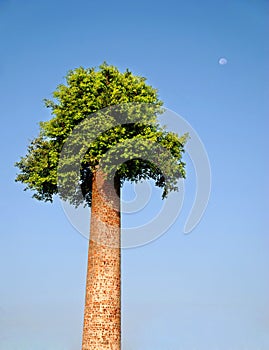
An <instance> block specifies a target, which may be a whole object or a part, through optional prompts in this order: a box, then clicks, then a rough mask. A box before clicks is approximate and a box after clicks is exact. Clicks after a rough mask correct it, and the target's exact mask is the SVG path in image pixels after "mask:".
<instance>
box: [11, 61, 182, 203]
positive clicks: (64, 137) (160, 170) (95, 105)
mask: <svg viewBox="0 0 269 350" xmlns="http://www.w3.org/2000/svg"><path fill="white" fill-rule="evenodd" d="M44 101H45V106H46V107H48V108H49V109H50V110H51V114H52V119H50V120H49V121H45V122H41V123H40V132H39V135H38V136H37V137H36V138H35V139H34V140H32V141H31V143H30V145H29V146H28V151H27V154H26V156H24V157H21V159H20V161H18V162H17V163H16V166H17V167H18V169H19V170H20V173H19V174H18V175H17V177H16V181H19V182H22V183H23V184H25V185H26V187H25V190H27V189H30V190H33V191H34V194H33V197H34V198H36V199H38V200H43V201H52V200H53V196H54V195H55V194H59V195H60V197H62V198H63V199H64V200H68V201H69V202H71V203H73V204H75V205H79V204H80V203H81V202H82V201H85V200H86V202H87V203H88V204H89V205H90V204H91V185H92V175H93V173H94V172H95V171H96V169H97V167H99V166H101V165H102V167H103V169H104V173H105V174H106V176H117V177H118V178H119V179H120V183H121V184H122V183H123V182H124V181H125V180H130V181H135V182H137V181H140V180H143V179H150V178H151V179H153V180H154V181H155V184H156V186H158V187H161V188H163V197H165V196H166V195H167V194H168V192H169V191H172V190H177V186H176V182H177V179H178V178H180V177H185V164H184V162H183V161H182V153H183V152H184V144H185V142H186V139H187V135H182V136H181V137H179V136H178V135H177V134H175V133H173V132H168V131H167V130H166V129H165V128H164V127H162V126H160V124H159V123H158V115H160V114H161V113H162V101H160V100H159V98H158V94H157V90H156V89H154V88H153V87H151V86H150V85H148V84H146V79H145V78H143V77H139V76H135V75H133V74H132V73H131V72H130V71H129V70H126V71H125V72H123V73H121V72H120V71H119V70H118V69H117V68H116V67H114V66H110V65H107V64H106V63H103V64H102V65H101V66H99V67H98V68H82V67H80V68H77V69H74V70H71V71H69V72H68V74H67V76H66V84H61V85H59V86H58V87H57V89H56V90H55V92H53V99H51V100H49V99H45V100H44ZM79 193H82V197H83V198H82V197H81V195H80V194H79Z"/></svg>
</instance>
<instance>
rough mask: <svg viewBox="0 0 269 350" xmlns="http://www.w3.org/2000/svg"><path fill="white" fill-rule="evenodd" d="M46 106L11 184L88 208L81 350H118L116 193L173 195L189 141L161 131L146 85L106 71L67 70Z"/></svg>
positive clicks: (103, 67)
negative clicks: (136, 186)
mask: <svg viewBox="0 0 269 350" xmlns="http://www.w3.org/2000/svg"><path fill="white" fill-rule="evenodd" d="M45 105H46V107H48V108H50V109H51V113H52V115H53V117H52V119H51V120H49V121H46V122H41V123H40V133H39V135H38V136H37V138H35V139H34V140H32V141H31V143H30V145H29V147H28V152H27V154H26V156H24V157H22V158H21V159H20V161H19V162H17V163H16V166H17V167H18V168H19V170H20V172H19V174H18V175H17V178H16V181H19V182H22V183H23V184H25V185H26V187H25V190H27V189H30V190H32V191H34V193H33V197H34V198H36V199H38V200H42V201H50V202H52V201H53V198H54V195H56V194H58V195H59V196H60V197H61V198H62V199H64V200H66V201H69V202H70V203H72V204H74V205H76V206H78V205H80V204H81V203H84V204H86V205H89V206H91V228H90V233H91V234H90V242H89V255H88V271H87V282H86V300H85V313H84V328H83V344H82V349H83V350H89V349H91V350H92V349H95V350H96V349H98V350H102V349H120V339H121V316H120V312H121V311H120V307H121V306H120V302H121V299H120V255H121V254H120V188H121V186H122V184H123V182H124V181H125V180H129V181H132V182H137V181H140V180H147V179H153V180H154V181H155V184H156V186H158V187H161V188H162V189H163V198H165V197H166V196H167V195H168V193H169V192H170V191H173V190H177V186H176V183H177V179H178V178H179V177H185V170H184V166H185V164H184V162H183V161H182V153H183V152H184V144H185V142H186V139H187V135H183V136H181V137H179V136H178V135H177V134H174V133H172V132H168V131H166V129H165V128H164V127H161V126H160V124H159V123H158V115H159V114H161V113H162V107H161V106H162V102H161V101H160V100H159V98H158V95H157V90H155V89H153V88H152V87H151V86H150V85H148V84H146V79H145V78H143V77H139V76H135V75H133V74H132V73H131V72H130V71H129V70H126V71H125V72H124V73H121V72H120V71H119V70H118V69H117V68H116V67H114V66H109V65H107V64H106V63H103V64H102V65H101V66H100V67H98V68H97V69H96V68H88V69H85V68H82V67H80V68H77V69H75V70H71V71H70V72H69V73H68V74H67V76H66V84H65V85H64V84H61V85H59V86H58V87H57V89H56V90H55V92H54V93H53V99H52V100H48V99H46V100H45Z"/></svg>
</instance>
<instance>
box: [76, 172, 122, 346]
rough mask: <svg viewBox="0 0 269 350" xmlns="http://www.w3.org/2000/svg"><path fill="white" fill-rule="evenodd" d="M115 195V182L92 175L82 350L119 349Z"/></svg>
mask: <svg viewBox="0 0 269 350" xmlns="http://www.w3.org/2000/svg"><path fill="white" fill-rule="evenodd" d="M115 189H116V190H115ZM119 192H120V184H119V181H117V182H116V183H115V184H114V183H112V182H111V181H108V180H105V179H104V176H103V174H102V172H101V171H98V172H97V173H95V174H94V177H93V186H92V210H91V235H90V242H89V253H88V270H87V281H86V298H85V311H84V327H83V340H82V350H111V349H113V350H119V349H120V347H121V346H120V344H121V266H120V261H121V252H120V197H119Z"/></svg>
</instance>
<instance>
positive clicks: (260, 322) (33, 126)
mask: <svg viewBox="0 0 269 350" xmlns="http://www.w3.org/2000/svg"><path fill="white" fill-rule="evenodd" d="M267 39H268V2H267V1H265V0H264V1H263V0H258V1H250V0H244V1H242V0H237V1H231V0H228V1H213V0H212V1H209V0H205V1H202V2H198V1H193V0H191V1H188V2H186V1H181V0H178V1H171V0H168V1H165V2H161V1H141V0H138V1H136V2H130V3H129V2H123V1H114V2H109V1H99V2H90V1H86V0H78V1H76V2H75V3H74V2H68V1H61V0H56V1H52V0H47V1H44V2H38V1H33V0H28V1H27V2H21V1H18V0H10V1H9V0H2V1H0V40H1V56H0V94H1V104H0V114H1V121H2V132H3V133H2V137H1V139H0V144H1V153H2V156H1V160H2V162H1V171H2V175H1V184H0V186H1V193H2V200H1V214H2V220H1V222H2V225H1V226H2V230H1V236H0V237H1V245H0V257H1V264H0V275H1V288H0V329H1V331H0V350H15V349H19V350H31V349H34V350H43V349H44V350H62V349H64V350H75V349H79V347H80V342H81V329H82V319H83V304H84V290H85V275H86V261H87V245H88V242H87V240H86V239H84V238H83V237H82V236H81V235H80V234H78V233H77V232H76V230H75V229H74V228H73V227H72V226H71V225H70V223H69V221H68V220H67V218H66V216H65V214H64V212H63V209H62V207H61V204H60V202H59V200H56V201H55V203H54V204H53V205H50V204H46V203H40V202H37V201H35V200H34V199H31V193H28V192H23V191H22V186H21V185H20V184H16V183H15V182H14V178H15V175H16V169H15V168H14V166H13V164H14V162H15V161H17V160H18V159H19V157H20V156H21V155H24V154H25V151H26V146H27V144H28V142H29V139H31V138H33V137H35V136H36V135H37V132H38V122H39V121H41V120H47V119H49V117H50V115H49V111H48V110H46V109H45V108H44V105H43V102H42V100H43V98H50V97H51V93H52V91H54V89H55V88H56V86H57V85H58V84H59V83H62V82H64V76H65V75H66V73H67V71H68V70H69V69H73V68H76V67H78V66H85V67H91V66H98V65H99V64H100V63H102V62H103V61H104V60H106V61H107V62H108V63H110V64H114V65H116V66H118V67H119V68H120V69H121V70H125V69H126V68H127V67H128V68H129V69H130V70H131V71H132V72H134V73H135V74H138V75H142V76H145V77H147V78H148V82H149V83H150V84H152V85H153V86H154V87H156V88H158V90H159V94H160V97H161V99H162V100H163V101H164V102H165V106H166V107H168V108H170V109H171V110H173V111H175V112H176V113H178V114H180V115H182V116H183V117H184V118H185V119H186V120H187V121H188V122H189V123H190V124H191V125H192V127H193V128H194V129H195V130H196V131H197V133H198V134H199V135H200V137H201V139H202V141H203V143H204V145H205V148H206V150H207V153H208V156H209V159H210V165H211V171H212V191H211V197H210V201H209V204H208V207H207V210H206V212H205V215H204V216H203V218H202V220H201V222H200V223H199V225H198V226H197V227H196V228H195V230H194V231H192V233H191V234H190V235H184V234H183V227H184V223H185V221H186V218H187V216H188V213H189V211H190V208H191V205H192V202H193V198H194V193H195V174H194V169H193V166H192V165H191V164H190V162H188V166H187V170H188V178H187V179H186V193H185V200H184V204H183V209H182V211H181V214H180V216H179V217H178V219H177V220H176V222H175V224H174V225H173V226H172V227H171V228H170V230H169V231H168V232H166V234H165V235H163V236H162V237H161V238H159V239H158V240H156V241H154V242H153V243H151V244H148V245H145V246H143V247H140V248H135V249H127V250H124V251H123V261H122V264H123V267H122V274H123V276H122V295H123V301H122V310H123V311H122V312H123V327H122V331H123V334H122V337H123V347H122V348H123V350H152V349H154V350H164V349H165V350H166V349H170V350H174V349H175V350H181V349H182V350H233V349H234V350H266V349H268V348H269V332H268V330H269V318H268V306H269V301H268V295H269V294H268V292H269V286H268V280H269V279H268V263H269V258H268V256H269V255H268V248H269V245H268V219H267V215H268V214H267V213H268V154H267V152H268V151H267V149H268V112H269V108H268V62H269V61H268V58H269V55H268V44H267ZM221 57H225V58H226V59H227V64H226V65H219V64H218V60H219V59H220V58H221ZM186 160H187V161H188V158H186ZM152 191H153V197H154V208H157V207H158V206H161V205H162V203H161V200H160V202H158V200H155V198H157V195H158V191H157V190H156V191H155V192H154V189H152ZM123 196H125V198H131V197H132V196H133V192H132V189H131V188H130V186H128V185H127V186H125V188H124V189H123ZM140 214H141V215H142V217H143V220H144V221H145V222H146V221H147V220H150V219H151V217H150V212H149V211H146V212H145V213H144V214H143V213H142V212H141V213H140ZM134 220H135V217H130V216H128V215H125V216H123V223H124V225H126V226H128V224H130V222H133V221H134Z"/></svg>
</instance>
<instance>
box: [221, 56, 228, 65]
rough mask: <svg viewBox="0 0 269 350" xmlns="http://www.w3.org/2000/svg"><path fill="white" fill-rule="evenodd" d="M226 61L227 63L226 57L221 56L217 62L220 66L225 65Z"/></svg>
mask: <svg viewBox="0 0 269 350" xmlns="http://www.w3.org/2000/svg"><path fill="white" fill-rule="evenodd" d="M227 63H228V60H227V58H225V57H221V58H220V59H219V64H220V65H221V66H223V65H225V64H227Z"/></svg>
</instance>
